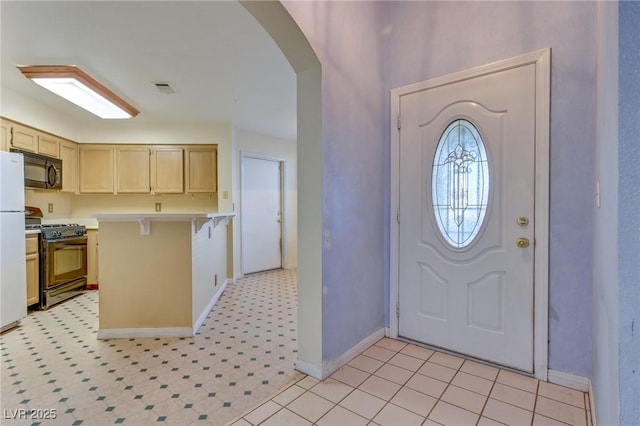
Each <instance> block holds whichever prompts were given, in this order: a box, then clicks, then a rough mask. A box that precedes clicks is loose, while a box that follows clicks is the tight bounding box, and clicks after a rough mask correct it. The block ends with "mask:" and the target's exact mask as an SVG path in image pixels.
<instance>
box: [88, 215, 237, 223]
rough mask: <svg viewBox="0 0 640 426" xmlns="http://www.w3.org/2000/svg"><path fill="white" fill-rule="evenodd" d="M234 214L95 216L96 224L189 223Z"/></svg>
mask: <svg viewBox="0 0 640 426" xmlns="http://www.w3.org/2000/svg"><path fill="white" fill-rule="evenodd" d="M235 215H236V214H235V213H105V214H97V215H95V217H96V219H97V220H98V222H101V221H103V222H131V221H136V222H137V221H139V220H149V221H154V220H155V221H169V222H174V221H178V222H179V221H191V220H202V219H205V220H209V219H214V218H220V217H221V218H225V217H233V216H235Z"/></svg>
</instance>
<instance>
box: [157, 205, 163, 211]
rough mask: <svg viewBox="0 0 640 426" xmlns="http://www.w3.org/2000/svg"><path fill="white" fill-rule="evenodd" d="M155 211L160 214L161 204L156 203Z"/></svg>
mask: <svg viewBox="0 0 640 426" xmlns="http://www.w3.org/2000/svg"><path fill="white" fill-rule="evenodd" d="M156 211H157V212H161V211H162V203H156Z"/></svg>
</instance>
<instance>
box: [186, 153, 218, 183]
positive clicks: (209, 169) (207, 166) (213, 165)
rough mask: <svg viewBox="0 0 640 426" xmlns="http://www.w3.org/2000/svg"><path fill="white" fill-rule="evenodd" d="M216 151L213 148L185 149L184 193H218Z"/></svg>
mask: <svg viewBox="0 0 640 426" xmlns="http://www.w3.org/2000/svg"><path fill="white" fill-rule="evenodd" d="M217 165H218V163H217V150H216V148H215V147H189V148H186V149H185V178H186V184H185V192H186V193H189V194H190V193H197V192H210V193H216V192H217V191H218V167H217Z"/></svg>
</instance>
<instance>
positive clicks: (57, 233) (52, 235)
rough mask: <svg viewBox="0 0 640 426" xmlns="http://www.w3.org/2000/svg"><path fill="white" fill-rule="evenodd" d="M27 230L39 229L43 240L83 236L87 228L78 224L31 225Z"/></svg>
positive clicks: (26, 226) (26, 227)
mask: <svg viewBox="0 0 640 426" xmlns="http://www.w3.org/2000/svg"><path fill="white" fill-rule="evenodd" d="M25 229H39V230H40V231H41V238H43V239H45V240H46V239H60V238H71V237H77V236H82V235H84V234H85V230H86V227H84V226H82V225H79V224H77V223H47V224H29V225H25Z"/></svg>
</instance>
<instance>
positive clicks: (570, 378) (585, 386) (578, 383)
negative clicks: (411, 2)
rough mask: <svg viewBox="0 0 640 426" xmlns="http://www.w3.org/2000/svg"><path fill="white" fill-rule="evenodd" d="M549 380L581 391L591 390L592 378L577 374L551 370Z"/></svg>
mask: <svg viewBox="0 0 640 426" xmlns="http://www.w3.org/2000/svg"><path fill="white" fill-rule="evenodd" d="M547 380H548V381H549V382H551V383H555V384H556V385H560V386H566V387H568V388H571V389H575V390H578V391H580V392H589V388H590V387H591V380H589V379H588V378H586V377H582V376H576V375H573V374H569V373H563V372H562V371H555V370H549V371H548V376H547Z"/></svg>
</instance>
